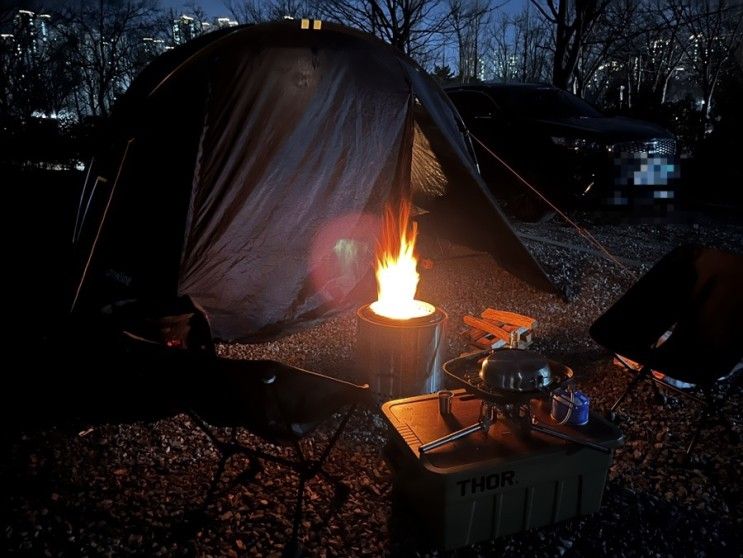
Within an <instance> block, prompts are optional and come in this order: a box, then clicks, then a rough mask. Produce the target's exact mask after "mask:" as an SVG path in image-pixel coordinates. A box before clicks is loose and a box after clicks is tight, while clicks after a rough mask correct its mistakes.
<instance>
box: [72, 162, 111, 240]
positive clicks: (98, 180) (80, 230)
mask: <svg viewBox="0 0 743 558" xmlns="http://www.w3.org/2000/svg"><path fill="white" fill-rule="evenodd" d="M106 182H108V180H107V179H106V178H105V177H103V176H98V177H96V179H95V182H93V187H92V188H91V189H90V195H89V196H88V202H87V203H86V204H85V210H84V211H83V216H82V218H81V219H80V225H79V227H78V230H77V236H76V238H74V239H73V240H74V242H77V241H78V240H80V235H81V234H82V233H83V227H84V226H85V221H86V219H87V218H88V211H89V210H90V204H91V202H92V201H93V196H95V192H96V189H97V188H98V184H100V183H104V184H105V183H106Z"/></svg>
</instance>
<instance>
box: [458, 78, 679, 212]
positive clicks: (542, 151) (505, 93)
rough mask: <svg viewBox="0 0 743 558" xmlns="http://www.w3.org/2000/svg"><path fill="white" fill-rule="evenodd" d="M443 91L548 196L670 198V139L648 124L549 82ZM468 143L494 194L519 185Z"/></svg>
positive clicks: (646, 201) (632, 200)
mask: <svg viewBox="0 0 743 558" xmlns="http://www.w3.org/2000/svg"><path fill="white" fill-rule="evenodd" d="M446 92H447V94H448V95H449V97H450V98H451V100H452V101H453V102H454V105H456V107H457V109H458V110H459V113H460V114H461V116H462V118H463V119H464V122H465V124H466V125H467V127H468V128H469V130H470V132H471V133H472V135H473V136H474V137H475V138H477V139H479V140H480V141H481V142H482V143H484V144H485V145H487V147H488V148H490V149H491V150H492V151H494V152H495V153H496V154H497V155H498V156H500V157H501V158H502V159H503V160H504V161H506V162H507V163H508V164H509V165H511V166H512V167H513V168H514V169H515V170H516V171H518V172H519V174H521V175H522V176H524V178H526V179H527V180H529V181H530V182H532V184H533V185H534V186H535V187H536V188H537V189H539V190H540V191H541V192H542V193H544V194H545V195H546V196H547V197H548V198H551V199H553V200H555V201H558V202H562V203H566V202H569V201H570V200H574V199H576V198H590V199H593V200H601V201H602V202H604V203H606V204H608V205H610V206H627V205H632V206H641V205H645V206H648V205H656V206H657V205H661V204H662V205H665V206H666V207H668V205H669V203H670V204H673V203H674V200H675V198H676V196H677V193H676V186H675V184H676V182H677V180H676V179H678V177H679V171H678V169H679V167H678V161H677V157H676V140H675V138H674V136H673V134H671V133H670V132H668V131H667V130H665V129H663V128H661V127H659V126H656V125H655V124H651V123H649V122H643V121H640V120H633V119H629V118H622V117H609V116H606V115H604V114H602V113H601V112H599V111H598V110H597V109H596V108H594V107H593V106H591V105H590V104H588V103H587V102H585V101H583V100H582V99H580V98H579V97H576V96H575V95H573V94H571V93H568V92H566V91H563V90H561V89H557V88H555V87H552V86H549V85H534V84H518V85H516V84H481V85H468V86H460V87H449V88H447V89H446ZM473 144H474V147H475V150H476V153H477V155H478V161H479V164H480V169H481V172H482V175H483V178H485V180H486V181H487V182H488V183H489V184H490V185H491V188H493V190H494V193H495V194H496V195H498V194H501V195H502V197H503V196H505V197H507V198H508V197H512V195H513V194H514V193H515V192H518V191H523V189H524V187H523V186H521V185H517V184H516V183H515V182H514V181H513V179H512V177H510V176H509V173H507V172H506V171H505V170H504V168H503V165H501V164H500V163H498V162H496V161H495V160H494V158H493V157H492V156H491V155H489V154H488V153H487V152H486V151H485V150H484V149H483V148H482V146H480V145H479V144H478V141H477V140H476V139H473ZM509 191H510V192H511V196H509ZM658 202H661V204H658Z"/></svg>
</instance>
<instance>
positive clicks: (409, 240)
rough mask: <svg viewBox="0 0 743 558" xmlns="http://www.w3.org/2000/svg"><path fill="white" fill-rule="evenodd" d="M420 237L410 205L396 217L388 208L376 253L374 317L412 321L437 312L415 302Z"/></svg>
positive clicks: (402, 207)
mask: <svg viewBox="0 0 743 558" xmlns="http://www.w3.org/2000/svg"><path fill="white" fill-rule="evenodd" d="M417 235H418V227H417V226H416V223H411V222H410V204H409V203H403V204H402V206H401V207H400V211H399V213H398V214H397V215H395V211H394V209H393V208H392V207H391V206H388V207H387V208H386V210H385V214H384V228H383V229H382V235H381V239H380V243H379V248H378V250H377V270H376V275H377V300H376V302H373V303H372V304H371V309H372V311H373V312H374V313H375V314H378V315H380V316H385V317H387V318H393V319H396V320H409V319H411V318H419V317H422V316H428V315H429V314H432V313H433V312H434V310H435V309H434V307H433V306H432V305H430V304H428V303H427V302H423V301H420V300H416V299H415V291H416V289H417V288H418V280H419V278H420V276H419V275H418V271H417V269H416V266H417V264H418V260H416V258H415V254H414V250H415V239H416V237H417Z"/></svg>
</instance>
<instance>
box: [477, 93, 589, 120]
mask: <svg viewBox="0 0 743 558" xmlns="http://www.w3.org/2000/svg"><path fill="white" fill-rule="evenodd" d="M489 93H490V94H491V95H492V96H493V98H494V99H495V101H496V102H497V103H498V104H499V105H500V106H501V107H503V109H504V110H505V111H506V112H508V113H509V114H514V115H524V116H528V117H529V118H540V119H549V118H598V117H600V116H602V114H601V113H600V112H599V111H598V110H596V109H595V108H593V107H592V106H591V105H589V104H588V103H587V102H585V101H584V100H583V99H581V98H579V97H576V96H575V95H573V94H572V93H568V92H567V91H563V90H561V89H554V88H551V87H533V88H531V87H518V88H515V87H502V88H498V87H494V88H492V89H491V90H490V91H489Z"/></svg>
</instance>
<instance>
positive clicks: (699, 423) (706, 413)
mask: <svg viewBox="0 0 743 558" xmlns="http://www.w3.org/2000/svg"><path fill="white" fill-rule="evenodd" d="M704 400H705V404H704V408H703V409H702V410H701V411H700V412H699V415H697V420H696V427H695V428H694V434H692V436H691V440H690V441H689V445H688V446H686V455H687V457H688V456H690V455H691V452H692V451H693V450H694V446H696V444H697V441H698V440H699V435H700V434H701V432H702V429H703V428H704V427H705V426H706V425H707V423H708V422H709V419H710V417H711V415H712V409H713V408H714V399H713V398H712V393H711V392H710V390H709V389H705V390H704Z"/></svg>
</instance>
